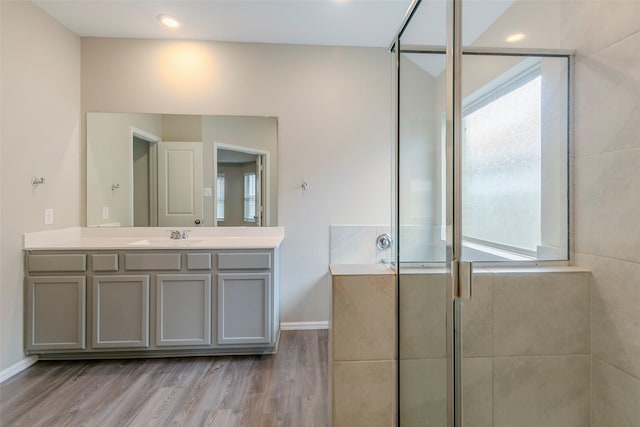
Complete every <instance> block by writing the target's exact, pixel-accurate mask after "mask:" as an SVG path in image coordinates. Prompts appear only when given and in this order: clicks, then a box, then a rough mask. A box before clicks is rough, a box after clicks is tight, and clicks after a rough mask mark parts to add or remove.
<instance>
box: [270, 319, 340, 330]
mask: <svg viewBox="0 0 640 427" xmlns="http://www.w3.org/2000/svg"><path fill="white" fill-rule="evenodd" d="M309 329H329V321H328V320H317V321H315V322H280V330H281V331H303V330H309Z"/></svg>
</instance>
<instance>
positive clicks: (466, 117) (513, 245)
mask: <svg viewBox="0 0 640 427" xmlns="http://www.w3.org/2000/svg"><path fill="white" fill-rule="evenodd" d="M541 80H542V78H541V74H540V68H536V69H534V70H530V71H528V72H527V73H526V74H524V75H520V76H519V77H517V78H515V79H513V80H511V81H510V82H508V83H507V84H506V85H503V86H501V87H499V88H498V89H495V90H493V91H491V92H490V93H488V94H487V95H485V96H484V97H482V98H480V99H479V100H478V101H476V102H474V103H473V104H472V105H469V106H468V107H466V108H464V109H463V112H462V116H463V117H462V127H463V142H462V143H463V150H462V152H463V154H462V182H463V185H462V218H463V224H462V226H463V233H464V240H465V241H466V242H467V243H468V244H472V245H473V244H476V245H487V246H490V247H492V248H496V249H500V250H505V251H508V252H512V253H516V254H520V255H524V256H528V257H535V256H536V250H537V248H538V246H539V245H540V244H541V243H540V242H541V211H542V209H541V200H542V194H541V193H542V188H541V187H542V184H541V182H542V180H541V174H542V143H541V128H542V91H541Z"/></svg>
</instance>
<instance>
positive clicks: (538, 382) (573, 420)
mask: <svg viewBox="0 0 640 427" xmlns="http://www.w3.org/2000/svg"><path fill="white" fill-rule="evenodd" d="M589 366H590V356H588V355H578V356H532V357H498V358H495V359H494V365H493V367H494V371H493V374H494V397H493V404H494V423H495V424H494V425H495V426H496V427H507V426H508V427H513V426H517V427H542V426H544V427H574V426H575V427H586V426H588V425H589Z"/></svg>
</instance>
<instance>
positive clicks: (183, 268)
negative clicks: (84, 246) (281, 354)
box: [25, 248, 280, 359]
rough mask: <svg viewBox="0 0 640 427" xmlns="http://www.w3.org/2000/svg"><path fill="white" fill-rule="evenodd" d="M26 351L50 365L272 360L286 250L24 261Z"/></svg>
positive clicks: (64, 254)
mask: <svg viewBox="0 0 640 427" xmlns="http://www.w3.org/2000/svg"><path fill="white" fill-rule="evenodd" d="M25 272H26V278H25V287H26V290H25V306H26V311H25V313H26V316H25V317H26V319H25V325H26V327H25V343H26V351H27V353H28V354H37V355H39V357H40V358H43V359H47V358H49V359H66V358H107V357H108V358H113V357H149V356H182V355H202V356H205V355H215V354H270V353H273V352H275V351H276V349H277V344H278V338H279V322H280V318H279V314H278V311H279V286H278V280H279V279H278V250H277V249H274V248H265V249H258V248H252V249H250V248H247V249H244V248H243V249H235V248H234V249H197V250H196V249H193V250H189V249H179V250H174V249H162V250H154V249H141V250H132V249H114V250H97V249H96V250H79V249H78V250H69V249H64V250H31V251H27V252H26V253H25Z"/></svg>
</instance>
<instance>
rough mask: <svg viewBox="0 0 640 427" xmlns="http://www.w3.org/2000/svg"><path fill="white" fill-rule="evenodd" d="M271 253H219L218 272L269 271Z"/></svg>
mask: <svg viewBox="0 0 640 427" xmlns="http://www.w3.org/2000/svg"><path fill="white" fill-rule="evenodd" d="M270 268H271V253H269V252H250V253H235V252H234V253H224V252H223V253H219V254H218V270H269V269H270Z"/></svg>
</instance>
